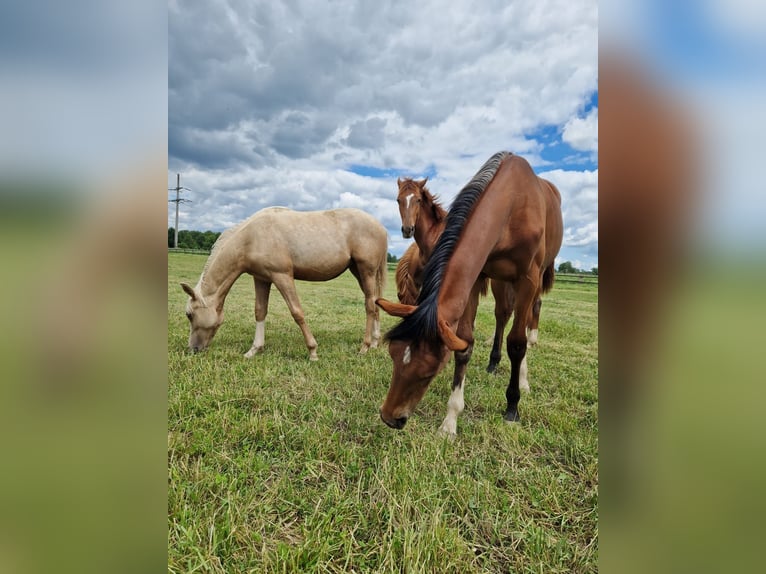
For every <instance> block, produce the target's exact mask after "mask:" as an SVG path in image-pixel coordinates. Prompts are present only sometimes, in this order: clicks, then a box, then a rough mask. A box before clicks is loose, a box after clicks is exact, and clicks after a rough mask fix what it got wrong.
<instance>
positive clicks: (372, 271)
mask: <svg viewBox="0 0 766 574" xmlns="http://www.w3.org/2000/svg"><path fill="white" fill-rule="evenodd" d="M387 252H388V233H387V232H386V229H385V227H383V226H382V225H381V224H380V223H379V222H378V221H377V220H376V219H375V218H374V217H372V216H371V215H369V214H367V213H365V212H364V211H360V210H358V209H332V210H329V211H304V212H301V211H292V210H290V209H287V208H284V207H270V208H267V209H263V210H261V211H258V212H257V213H255V214H254V215H252V216H250V218H249V219H246V220H245V221H243V222H242V223H240V224H239V225H237V226H235V227H232V228H231V229H228V230H226V231H224V232H223V233H222V234H221V236H220V237H219V238H218V240H217V241H216V242H215V245H213V249H212V251H211V253H210V257H209V258H208V260H207V262H206V263H205V267H204V268H203V270H202V275H201V276H200V278H199V281H198V282H197V286H196V287H193V288H192V287H191V286H189V285H188V284H186V283H181V287H182V288H183V290H184V291H186V293H188V294H189V301H188V303H187V304H186V316H187V317H188V318H189V322H190V323H191V333H190V335H189V348H190V349H191V350H192V351H194V352H197V351H200V350H202V349H204V348H206V347H207V346H208V345H209V344H210V341H211V340H212V338H213V336H214V335H215V333H216V331H217V330H218V328H219V327H220V326H221V323H222V322H223V303H224V300H225V299H226V295H227V294H228V292H229V290H230V289H231V286H232V285H233V284H234V282H235V281H236V280H237V278H238V277H239V276H240V275H242V274H243V273H249V274H250V275H252V276H253V280H254V281H255V339H254V340H253V345H252V347H251V348H250V350H249V351H248V352H247V353H245V357H248V358H250V357H252V356H253V355H255V354H256V353H259V352H261V351H262V350H263V347H264V327H265V321H266V313H267V311H268V306H269V292H270V290H271V284H272V283H273V284H274V285H276V286H277V289H278V290H279V292H280V293H281V294H282V297H284V299H285V302H286V303H287V307H288V308H289V309H290V313H291V314H292V316H293V319H294V320H295V322H296V323H297V324H298V327H300V329H301V332H302V333H303V337H304V339H305V341H306V346H307V347H308V350H309V359H311V360H316V359H317V352H316V348H317V342H316V339H314V336H313V335H312V334H311V331H310V330H309V327H308V324H307V323H306V320H305V317H304V314H303V309H302V308H301V304H300V301H299V300H298V294H297V292H296V291H295V283H294V280H295V279H300V280H303V281H328V280H330V279H334V278H335V277H337V276H338V275H340V274H341V273H343V272H344V271H345V270H346V269H349V270H350V271H351V273H352V274H353V275H354V277H356V280H357V281H358V282H359V286H360V287H361V288H362V291H363V292H364V297H365V310H366V313H367V327H366V330H365V334H364V342H363V343H362V348H361V349H360V352H361V353H365V352H367V350H368V349H369V348H370V347H377V346H378V340H379V339H380V322H379V317H378V309H377V307H376V306H375V299H376V298H377V297H379V296H380V295H382V294H383V286H384V284H385V279H386V275H387V273H388V270H387V269H388V268H387V264H386V255H387Z"/></svg>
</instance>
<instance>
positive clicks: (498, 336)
mask: <svg viewBox="0 0 766 574" xmlns="http://www.w3.org/2000/svg"><path fill="white" fill-rule="evenodd" d="M427 182H428V178H427V177H426V178H425V179H422V180H419V181H416V180H414V179H412V178H405V179H401V178H397V180H396V184H397V187H398V188H399V191H398V194H397V198H396V202H397V204H398V206H399V215H400V216H401V219H402V236H403V237H404V238H405V239H407V238H410V237H414V238H415V243H414V244H412V245H410V247H408V248H407V251H405V253H404V255H403V256H402V258H401V260H400V261H399V264H398V265H397V266H396V287H397V296H398V298H399V302H400V303H405V304H408V305H412V304H414V303H415V301H416V300H417V296H418V293H419V292H420V286H421V285H422V283H423V281H422V273H423V267H424V266H425V263H426V261H427V260H428V258H429V257H430V256H431V252H432V251H433V248H434V245H435V244H436V241H437V240H438V239H439V237H440V236H441V234H442V232H443V231H444V226H445V224H446V218H447V211H446V210H445V209H444V208H443V207H442V205H441V204H440V203H439V202H438V201H437V199H436V197H435V196H434V195H432V194H431V192H430V191H429V189H428V188H427V187H426V183H427ZM548 183H550V182H548ZM551 185H552V184H551ZM490 285H491V289H492V295H493V297H494V298H495V334H494V337H493V340H492V351H491V352H490V354H489V363H488V365H487V372H488V373H494V372H495V370H496V369H497V365H498V363H500V359H501V357H502V352H501V348H502V344H503V334H504V332H505V326H506V325H507V324H508V320H509V319H510V317H511V314H512V313H513V302H514V295H513V288H512V287H511V285H510V284H509V283H506V282H505V281H501V280H498V279H492V280H491V281H490ZM481 294H482V295H486V294H487V289H486V285H484V289H483V291H482V292H481ZM541 306H542V301H541V299H539V298H538V299H537V300H536V301H535V304H534V306H533V307H532V314H531V316H530V318H529V322H528V332H527V336H528V342H529V345H535V344H536V343H537V339H538V325H539V322H540V308H541ZM521 386H522V389H524V390H527V391H528V390H529V383H528V381H527V377H526V376H524V377H522V381H521Z"/></svg>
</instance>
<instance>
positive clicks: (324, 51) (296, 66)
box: [168, 0, 597, 254]
mask: <svg viewBox="0 0 766 574" xmlns="http://www.w3.org/2000/svg"><path fill="white" fill-rule="evenodd" d="M169 22H170V28H169V31H170V42H169V46H170V49H169V53H170V62H169V66H170V73H169V80H168V82H169V154H170V167H171V169H170V173H169V176H168V177H169V182H170V184H169V186H168V187H171V186H172V185H174V184H175V173H176V172H177V171H178V172H180V173H181V174H182V176H181V177H182V184H183V185H185V186H187V187H189V188H191V189H192V190H193V192H192V193H190V194H189V195H188V197H189V198H190V199H193V200H194V203H192V204H188V205H184V206H182V213H184V218H183V219H182V222H183V225H185V226H188V227H187V228H193V229H214V230H221V229H223V228H225V227H228V226H230V225H232V224H234V223H236V222H237V221H239V220H242V219H244V218H246V217H247V216H249V215H250V214H251V213H253V212H254V211H256V210H258V209H261V208H263V207H266V206H268V205H287V206H290V207H293V208H298V209H329V208H332V207H335V206H355V207H361V208H362V209H365V210H366V211H369V212H370V213H372V214H373V215H375V216H376V217H378V218H379V219H380V220H381V221H382V222H383V224H384V225H385V226H386V227H387V229H388V231H389V241H390V243H389V248H390V250H391V251H392V252H394V253H397V254H401V252H402V251H403V250H404V249H405V248H406V246H407V245H408V244H409V243H410V241H409V240H404V239H402V238H401V232H400V229H399V228H400V225H401V224H400V222H399V216H398V211H397V209H396V204H395V201H394V200H395V194H396V176H395V175H394V176H393V177H390V178H370V177H363V176H360V175H356V174H354V173H351V172H349V171H348V169H349V168H350V167H351V166H354V165H357V166H371V167H374V168H377V169H380V170H398V171H397V173H398V172H403V173H405V174H406V175H412V176H417V177H419V176H422V175H425V174H426V173H428V174H430V175H431V177H430V179H429V187H430V189H431V190H432V191H433V192H435V193H437V194H439V195H440V198H441V200H442V202H443V203H444V205H445V207H448V206H449V203H450V202H451V200H452V198H453V197H454V195H455V194H456V193H457V192H458V191H459V190H460V189H461V188H462V186H463V185H464V184H465V183H466V182H467V181H468V180H469V179H470V178H471V176H473V174H474V173H475V172H476V171H477V170H478V169H479V167H481V165H482V164H483V163H484V161H485V160H486V159H487V158H488V157H489V156H490V155H491V154H493V153H494V152H496V151H498V150H501V149H507V150H510V151H513V152H514V153H517V154H520V155H523V156H524V157H526V158H527V159H529V160H530V162H531V163H532V164H533V165H536V166H538V167H539V166H542V165H545V162H544V161H542V159H541V157H540V156H541V154H542V153H543V152H544V146H543V144H541V143H540V142H537V141H535V140H533V139H530V138H529V137H528V134H530V133H533V132H535V130H538V129H539V128H540V127H542V126H550V125H553V126H559V129H560V130H563V131H565V132H566V133H567V134H568V135H567V137H572V138H574V139H573V141H576V142H580V141H581V140H582V138H583V137H585V136H583V135H577V130H578V129H580V128H579V127H578V126H577V125H576V123H574V122H573V121H572V120H573V118H577V114H578V112H579V111H581V110H582V108H583V105H584V104H585V103H586V102H587V101H588V100H589V99H590V97H591V96H592V94H593V92H594V91H595V90H596V89H597V8H596V2H595V0H587V1H576V2H571V1H565V0H549V1H537V0H520V1H517V2H513V3H510V4H509V3H507V2H493V1H486V2H482V3H481V5H477V4H476V3H475V2H469V1H468V0H457V1H455V2H451V3H450V5H449V10H445V9H444V5H443V3H439V2H436V1H435V0H433V1H429V0H426V1H424V2H418V3H415V4H412V3H407V2H403V1H402V2H386V3H356V2H336V3H331V4H327V3H315V2H309V1H302V0H298V1H296V2H294V3H290V4H282V3H273V2H270V1H266V0H263V1H255V2H253V1H250V0H248V1H247V2H245V1H244V0H228V1H226V0H221V1H216V2H212V1H207V2H195V3H192V4H183V5H181V4H177V5H174V6H171V8H170V15H169ZM589 117H590V116H586V118H584V119H583V120H581V121H583V122H586V121H590V120H589ZM594 121H595V120H594ZM586 128H587V126H585V127H583V128H582V129H581V130H580V131H582V132H583V133H586V132H587V129H586ZM595 137H597V136H595ZM583 141H584V140H583ZM578 145H579V144H578ZM573 147H575V146H573ZM576 149H580V148H576ZM591 149H593V148H592V147H588V148H587V150H588V151H590V150H591ZM565 173H567V174H570V175H567V176H565V177H566V178H572V177H573V176H572V175H571V174H572V173H576V172H565ZM583 173H584V174H585V175H584V176H583V177H584V178H585V179H587V178H588V177H591V178H593V175H592V174H591V172H583ZM551 179H552V180H553V181H554V182H555V183H557V185H558V182H557V181H555V178H554V177H553V176H551ZM578 193H579V192H578ZM588 198H590V199H592V200H593V201H594V202H595V194H591V196H587V195H584V196H582V197H581V198H580V200H581V201H582V203H583V205H582V206H580V207H578V209H577V210H574V211H573V212H572V220H573V221H576V225H577V228H576V229H578V230H579V229H581V228H584V226H585V224H586V223H587V221H586V220H587V217H591V218H593V220H595V214H596V209H595V206H594V207H593V208H592V209H587V208H586V206H585V205H584V203H585V202H586V201H587V200H588ZM578 205H579V204H578ZM171 211H172V210H169V219H168V220H169V224H172V219H173V214H171ZM580 218H583V221H580ZM565 220H566V219H565ZM572 233H573V235H572V237H573V238H574V237H579V235H577V234H576V233H575V232H574V231H572ZM578 233H579V231H578Z"/></svg>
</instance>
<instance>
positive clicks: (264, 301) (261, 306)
mask: <svg viewBox="0 0 766 574" xmlns="http://www.w3.org/2000/svg"><path fill="white" fill-rule="evenodd" d="M253 281H254V282H255V338H254V339H253V346H252V347H250V350H249V351H248V352H247V353H245V357H246V358H248V359H249V358H250V357H252V356H253V355H256V354H257V353H260V352H261V351H263V346H264V344H265V339H266V336H265V330H266V313H267V312H268V310H269V293H270V292H271V283H269V282H268V281H259V280H258V279H256V278H255V277H253Z"/></svg>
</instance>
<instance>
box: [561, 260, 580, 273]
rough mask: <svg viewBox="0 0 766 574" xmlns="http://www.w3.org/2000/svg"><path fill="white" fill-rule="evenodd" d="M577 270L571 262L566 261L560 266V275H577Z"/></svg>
mask: <svg viewBox="0 0 766 574" xmlns="http://www.w3.org/2000/svg"><path fill="white" fill-rule="evenodd" d="M576 272H577V269H575V268H574V266H573V265H572V262H571V261H564V262H563V263H561V264H559V273H576Z"/></svg>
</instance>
